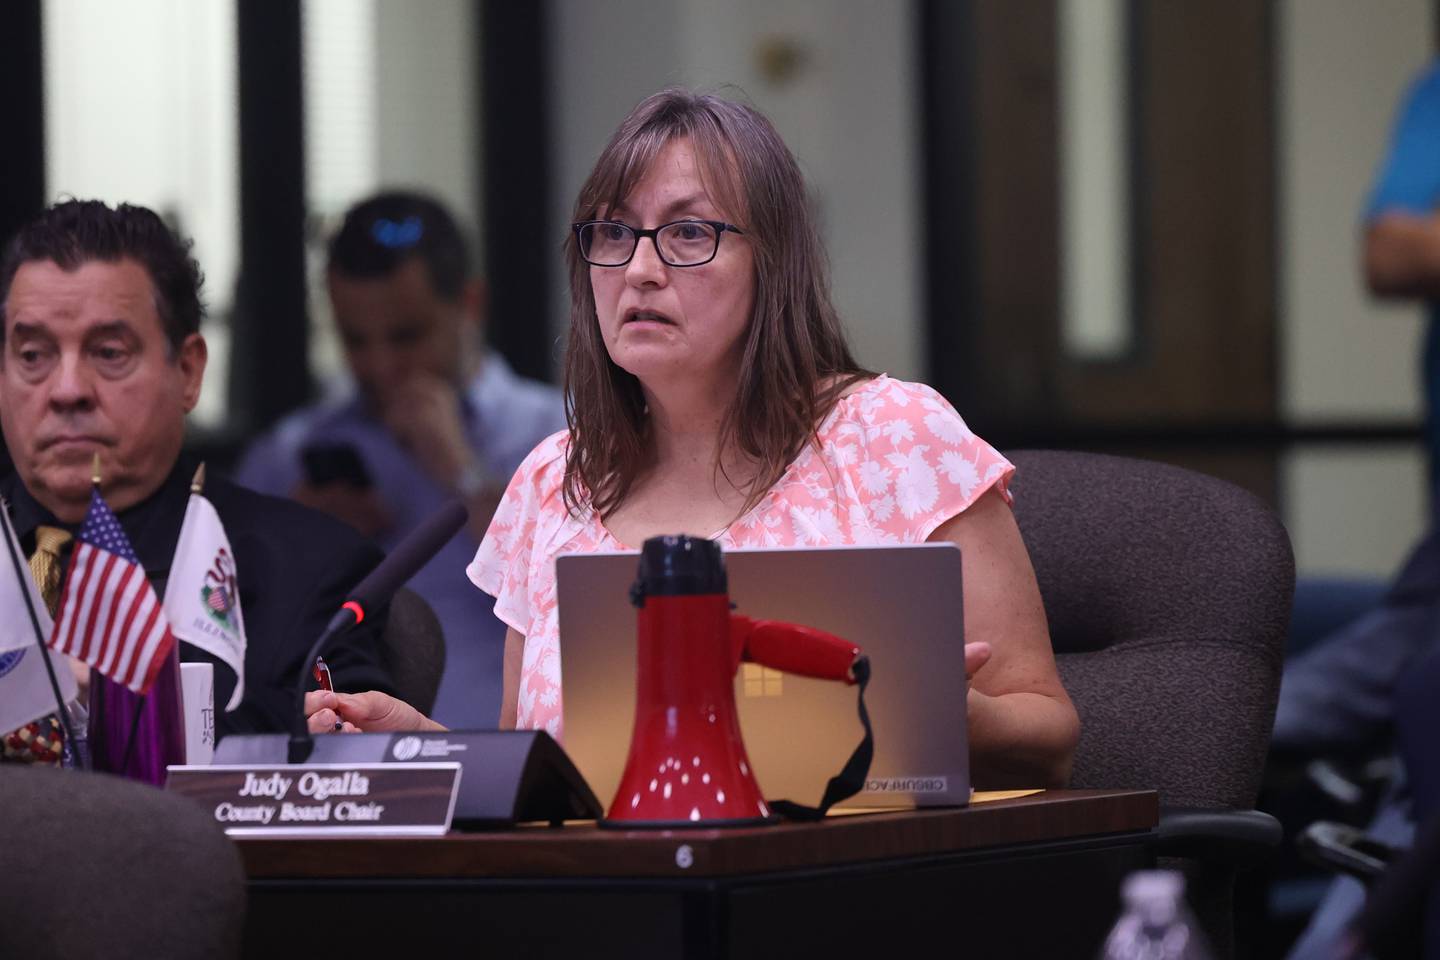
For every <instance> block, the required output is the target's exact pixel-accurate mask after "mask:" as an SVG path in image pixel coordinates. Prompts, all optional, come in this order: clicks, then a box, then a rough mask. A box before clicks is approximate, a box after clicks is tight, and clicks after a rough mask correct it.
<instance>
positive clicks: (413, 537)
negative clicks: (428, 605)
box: [290, 500, 470, 763]
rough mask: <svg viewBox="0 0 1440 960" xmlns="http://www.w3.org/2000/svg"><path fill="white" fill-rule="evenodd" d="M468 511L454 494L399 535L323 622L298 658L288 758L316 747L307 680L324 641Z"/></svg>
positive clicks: (386, 592)
mask: <svg viewBox="0 0 1440 960" xmlns="http://www.w3.org/2000/svg"><path fill="white" fill-rule="evenodd" d="M469 516H470V514H469V511H467V510H466V509H465V505H464V504H462V503H461V502H460V501H459V500H451V501H449V502H447V503H445V504H444V505H443V506H441V507H440V509H439V510H436V511H435V512H434V513H432V514H431V515H430V516H428V517H426V518H425V521H424V522H423V523H421V524H420V526H418V527H416V528H415V529H414V530H412V531H410V533H409V534H408V535H407V536H406V537H405V539H404V540H402V541H400V544H399V546H397V547H396V548H395V549H394V550H392V551H391V552H390V554H389V556H387V557H386V558H385V559H384V560H381V561H380V563H379V564H378V565H377V566H376V567H375V569H374V570H371V571H370V575H369V576H367V577H366V578H365V579H364V580H361V581H360V584H359V586H357V587H356V588H355V589H354V590H351V591H350V596H349V598H348V599H346V601H345V602H344V603H343V604H341V605H340V609H339V610H337V611H336V612H335V616H333V617H331V618H330V622H329V623H328V624H326V625H325V629H324V630H323V631H322V632H321V634H320V637H319V639H317V640H316V641H315V643H314V644H312V645H311V647H310V652H309V653H308V654H306V655H305V659H304V660H302V661H301V663H300V676H299V677H298V678H297V679H296V681H295V699H296V701H297V702H298V705H299V709H298V721H297V722H296V723H295V725H294V726H292V727H291V730H290V762H291V763H304V762H305V760H306V759H307V758H308V757H309V756H310V751H311V750H313V749H314V748H315V740H314V738H313V737H312V736H311V735H310V726H309V724H308V723H306V720H305V685H306V682H307V680H308V678H309V676H310V670H311V665H312V664H314V663H315V658H316V657H318V656H320V654H321V653H322V652H323V651H324V649H325V645H326V644H327V643H329V642H330V641H331V640H332V639H333V638H335V637H336V636H338V635H339V634H341V633H344V632H345V631H346V630H349V629H350V628H351V627H353V626H355V625H357V624H358V623H360V622H361V621H362V620H364V619H365V614H366V611H368V610H369V609H370V607H371V606H372V605H374V604H376V603H381V602H383V601H385V600H388V599H389V598H390V597H391V596H393V595H394V593H395V591H396V590H399V589H400V587H401V586H402V585H403V584H404V583H405V581H407V580H409V579H410V578H411V577H413V576H415V574H416V572H417V571H419V569H420V568H421V567H423V566H424V565H425V564H426V563H427V562H429V560H430V558H431V557H433V556H435V554H437V553H439V552H440V548H441V547H443V546H445V544H447V543H449V542H450V538H451V537H453V536H455V534H456V533H457V532H458V531H459V530H460V528H461V527H463V526H465V521H466V520H467V519H469Z"/></svg>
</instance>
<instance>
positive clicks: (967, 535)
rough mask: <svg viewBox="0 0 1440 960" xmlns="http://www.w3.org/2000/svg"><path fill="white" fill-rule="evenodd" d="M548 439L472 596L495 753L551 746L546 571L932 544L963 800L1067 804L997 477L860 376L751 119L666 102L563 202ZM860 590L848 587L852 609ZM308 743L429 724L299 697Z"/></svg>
mask: <svg viewBox="0 0 1440 960" xmlns="http://www.w3.org/2000/svg"><path fill="white" fill-rule="evenodd" d="M574 220H575V223H574V225H573V236H572V238H571V242H570V243H569V244H568V246H567V259H568V262H569V269H570V293H571V312H570V320H571V322H570V337H569V349H568V352H567V355H566V361H565V391H566V403H567V415H568V418H569V429H568V430H567V431H564V432H562V433H558V434H556V435H554V436H552V437H550V438H548V439H547V440H545V441H543V442H542V443H541V444H540V445H539V446H538V447H536V448H535V450H534V451H533V452H532V453H531V454H530V456H529V457H528V458H527V459H526V460H525V462H524V463H523V464H522V465H521V466H520V468H519V470H518V471H517V472H516V474H515V476H514V478H513V479H512V480H511V482H510V485H509V488H508V489H507V491H506V493H505V496H504V498H503V500H502V502H501V504H500V507H499V509H498V510H497V511H496V514H495V517H494V520H493V521H492V523H491V526H490V529H489V532H488V533H487V534H486V537H485V539H484V541H483V542H482V544H481V546H480V549H479V552H478V553H477V554H476V557H475V560H474V562H473V563H471V565H470V566H469V568H468V569H467V573H468V574H469V576H470V578H471V579H472V580H473V581H474V582H475V584H476V585H477V586H479V588H480V589H482V590H484V591H485V592H486V593H489V594H491V595H493V596H494V597H495V598H496V604H495V613H496V615H497V616H499V617H500V618H501V619H502V620H503V621H505V623H506V624H507V625H508V627H509V629H508V632H507V637H506V649H505V678H504V679H505V684H504V691H505V694H504V701H503V704H502V716H501V718H500V723H501V726H502V727H515V726H519V727H522V728H539V729H545V730H548V731H549V732H550V733H551V734H552V735H555V736H557V737H559V736H561V735H562V733H563V694H562V690H561V683H560V649H559V629H558V621H557V611H556V594H555V557H556V556H557V555H559V554H561V553H576V552H585V551H602V550H621V549H630V548H638V547H639V545H640V544H641V543H643V542H644V541H645V540H646V539H647V538H649V537H651V536H655V535H658V534H673V533H690V534H696V535H701V536H707V537H711V538H714V539H716V540H718V541H719V542H720V543H721V545H722V546H724V547H726V548H734V547H749V546H778V547H784V546H814V545H822V544H834V545H843V544H873V543H896V542H921V541H925V540H941V539H946V540H952V541H954V542H955V543H957V544H959V545H960V546H961V548H962V550H963V551H964V555H965V578H964V583H963V585H962V589H963V592H964V605H965V635H966V637H967V639H969V640H970V641H971V642H969V643H967V644H966V650H965V653H966V656H965V660H966V672H967V674H968V675H969V677H970V679H971V682H972V688H971V693H970V697H969V707H968V720H969V725H970V726H969V730H970V741H971V767H972V778H973V779H974V780H975V782H977V783H980V784H984V785H989V786H999V785H1004V784H1017V785H1022V786H1041V785H1052V784H1061V783H1064V782H1065V780H1066V778H1067V776H1068V774H1069V769H1070V761H1071V757H1072V754H1073V752H1074V747H1075V742H1076V739H1077V737H1078V732H1079V724H1078V720H1077V719H1076V715H1075V711H1074V708H1073V707H1072V706H1071V704H1070V701H1069V698H1068V697H1067V696H1066V694H1065V691H1064V689H1063V688H1062V686H1061V684H1060V680H1059V677H1058V675H1057V673H1056V670H1055V662H1054V658H1053V656H1052V654H1051V651H1050V642H1049V636H1048V633H1047V630H1046V625H1045V614H1044V610H1043V607H1042V606H1041V602H1040V595H1039V590H1038V589H1037V587H1036V585H1035V576H1034V573H1033V571H1032V570H1031V567H1030V561H1029V558H1028V556H1027V555H1026V553H1025V548H1024V545H1023V544H1022V542H1021V540H1020V535H1019V532H1018V530H1017V529H1016V526H1015V521H1014V519H1013V517H1012V516H1011V513H1010V507H1009V503H1008V499H1009V495H1008V493H1007V492H1006V483H1007V482H1008V479H1009V477H1010V474H1011V473H1012V472H1013V468H1012V467H1011V466H1010V464H1009V463H1008V462H1007V461H1006V460H1005V459H1004V458H1003V457H1001V456H1000V454H999V453H997V452H996V451H995V450H994V449H993V448H991V447H990V446H989V445H988V444H986V443H985V442H984V441H982V440H980V439H979V438H978V437H976V436H975V435H974V434H973V433H971V432H970V430H969V429H968V428H967V427H966V426H965V424H964V422H963V421H962V420H961V419H960V417H959V416H958V415H957V414H956V413H955V411H954V410H953V409H952V408H951V407H950V405H949V404H948V403H947V402H946V401H945V400H944V399H943V398H942V397H941V396H940V395H939V394H937V393H935V392H934V391H933V390H931V389H930V388H929V387H926V386H923V385H921V384H914V383H906V382H904V381H900V380H895V379H892V378H890V377H887V376H885V375H883V374H880V375H876V374H873V373H871V372H869V371H867V370H865V369H863V368H862V367H860V366H859V364H857V363H856V361H855V360H854V358H853V357H852V356H851V354H850V349H849V347H848V346H847V345H846V342H845V338H844V335H843V332H842V330H841V325H840V321H839V318H838V317H837V316H836V313H835V309H834V307H833V306H832V305H831V302H830V289H829V282H828V278H827V276H826V263H825V255H824V251H823V250H822V248H821V244H820V240H819V237H818V234H817V232H816V228H815V224H814V221H813V218H812V215H811V211H810V207H809V203H808V200H807V196H806V191H805V184H804V180H803V178H802V177H801V174H800V170H799V167H798V166H797V164H796V162H795V158H794V157H793V156H792V155H791V153H790V151H789V150H788V149H787V148H786V146H785V145H784V143H783V142H782V141H781V140H780V137H779V135H778V134H777V133H776V132H775V130H774V128H773V127H772V126H771V125H770V123H769V121H768V120H766V119H765V118H764V117H763V116H761V115H760V114H759V113H757V112H756V111H755V110H753V109H752V108H750V107H748V106H745V105H743V104H738V103H734V102H731V101H727V100H723V99H720V98H717V97H713V96H706V95H699V94H695V93H691V92H689V91H685V90H673V89H672V90H665V91H662V92H660V93H658V94H655V95H654V96H652V97H650V98H648V99H646V100H645V101H643V102H642V103H641V104H640V105H639V106H637V107H636V108H635V109H634V111H632V112H631V114H630V116H628V117H626V118H625V120H624V122H622V123H621V125H620V127H619V129H618V130H616V132H615V134H614V135H613V136H612V137H611V139H610V142H609V143H608V144H607V145H606V147H605V149H604V150H603V152H602V153H601V155H600V158H599V160H598V161H597V162H596V164H595V168H594V170H593V171H592V172H591V174H590V177H589V179H588V180H587V181H586V182H585V184H584V186H583V187H582V188H581V190H580V196H579V199H578V200H577V202H576V205H575V210H574ZM857 586H859V587H861V588H863V585H857ZM311 698H312V700H311V701H310V704H309V705H310V708H311V711H310V712H311V714H312V716H311V725H312V728H314V729H316V730H322V729H330V728H331V727H332V725H333V724H334V723H335V721H336V716H335V715H334V713H333V712H332V708H335V707H338V709H339V714H340V719H341V721H342V722H344V723H345V725H346V726H347V727H350V726H353V727H355V728H360V729H397V728H404V727H411V728H413V727H424V726H428V725H429V721H428V720H427V719H426V718H424V717H422V716H420V715H419V714H418V713H417V712H416V711H414V710H412V709H411V708H409V707H408V706H406V705H404V704H400V703H398V702H397V701H394V700H393V699H391V698H388V697H385V696H383V695H380V694H362V695H359V696H347V695H339V696H337V695H334V694H329V695H324V694H312V695H311Z"/></svg>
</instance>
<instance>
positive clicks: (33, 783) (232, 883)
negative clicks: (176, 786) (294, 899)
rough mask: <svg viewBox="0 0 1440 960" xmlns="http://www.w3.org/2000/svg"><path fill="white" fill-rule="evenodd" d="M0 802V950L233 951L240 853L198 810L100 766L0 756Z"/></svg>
mask: <svg viewBox="0 0 1440 960" xmlns="http://www.w3.org/2000/svg"><path fill="white" fill-rule="evenodd" d="M0 811H3V813H0V851H3V853H0V863H3V868H0V903H4V904H5V911H4V917H3V920H0V956H4V957H28V958H46V957H56V958H60V957H63V958H66V960H87V958H92V957H93V958H97V960H98V958H104V960H121V958H126V957H136V958H142V957H143V958H150V957H197V958H202V957H203V958H212V957H219V958H223V957H238V956H239V955H240V946H241V935H242V931H243V927H244V922H245V875H244V872H243V870H242V869H241V865H240V854H239V851H237V850H236V848H235V846H234V845H233V844H232V843H231V842H230V841H229V840H228V839H227V838H226V837H225V834H224V833H223V832H221V829H220V827H219V825H217V824H216V823H215V822H214V821H213V820H212V819H211V817H210V815H209V813H208V812H207V811H206V810H205V809H204V808H202V807H200V806H199V805H197V804H195V803H193V802H191V801H190V800H186V799H183V798H180V797H176V796H172V795H170V794H168V793H163V792H162V791H159V790H156V789H154V788H153V787H149V786H146V785H143V784H139V783H134V782H132V781H129V780H122V779H120V778H119V777H112V776H108V775H106V774H98V773H79V772H75V771H71V770H56V769H54V768H39V769H37V768H31V767H24V766H19V765H14V764H6V765H0Z"/></svg>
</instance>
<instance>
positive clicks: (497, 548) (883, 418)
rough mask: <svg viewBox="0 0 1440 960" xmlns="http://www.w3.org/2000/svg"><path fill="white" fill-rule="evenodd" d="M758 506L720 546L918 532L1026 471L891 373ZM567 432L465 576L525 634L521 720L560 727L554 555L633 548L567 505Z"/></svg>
mask: <svg viewBox="0 0 1440 960" xmlns="http://www.w3.org/2000/svg"><path fill="white" fill-rule="evenodd" d="M817 433H818V436H819V444H818V446H817V445H816V444H813V443H812V444H811V445H810V446H807V447H806V448H805V449H804V450H803V451H802V452H801V453H800V455H799V456H798V457H796V458H795V460H794V462H792V463H791V464H790V466H789V468H788V469H787V470H786V472H785V474H784V475H783V476H782V477H781V478H780V480H779V482H777V483H776V484H775V485H774V486H773V487H771V489H770V492H769V493H767V494H766V495H765V498H764V499H763V500H761V501H760V502H759V503H758V504H756V506H755V507H754V508H752V509H751V510H750V511H749V512H748V513H746V514H745V515H744V516H742V517H740V518H739V519H737V520H736V521H735V522H734V523H732V524H731V525H730V526H729V527H728V528H727V529H726V530H724V531H722V532H721V533H720V534H718V535H717V536H716V539H717V540H718V541H719V542H720V544H721V546H722V547H725V548H727V549H728V548H736V547H791V546H816V545H821V544H876V543H919V542H922V541H924V540H925V539H926V538H927V537H929V536H930V534H931V533H933V532H934V531H935V529H936V528H937V527H939V526H940V525H941V524H942V523H944V522H945V521H946V520H949V519H950V518H951V517H953V516H955V515H956V514H958V513H960V512H961V511H962V510H964V509H965V508H966V507H968V506H970V504H972V503H974V502H975V501H976V500H977V499H979V497H980V495H981V494H982V493H984V492H985V491H986V490H988V489H989V488H990V487H992V486H997V485H998V487H999V489H1000V492H1001V493H1002V494H1003V495H1004V496H1005V499H1006V501H1007V502H1008V501H1009V499H1010V495H1009V493H1008V492H1007V490H1006V484H1007V483H1008V481H1009V478H1010V475H1011V474H1012V473H1014V471H1015V468H1014V467H1013V466H1011V464H1010V462H1009V461H1007V460H1006V459H1005V458H1004V457H1002V456H1001V455H1000V454H999V453H998V452H997V451H996V450H995V449H994V448H993V447H991V446H990V445H989V444H987V443H986V442H985V441H983V440H981V439H980V438H979V437H977V436H975V434H973V433H971V432H970V429H969V428H968V427H967V426H965V421H963V420H961V419H960V415H959V414H957V413H956V412H955V409H954V408H953V407H951V406H950V404H949V403H947V402H946V401H945V399H944V398H943V397H941V396H940V395H939V394H938V393H936V392H935V391H934V390H932V389H931V388H929V387H927V386H925V385H924V384H919V383H907V382H905V381H903V380H894V379H891V378H890V377H887V376H883V375H882V376H879V377H876V378H875V379H874V380H870V381H868V382H866V383H863V384H861V385H860V386H859V387H858V388H856V389H854V391H853V392H851V393H850V394H849V395H847V396H844V397H842V398H841V399H840V400H839V401H838V402H837V403H836V405H835V407H834V409H832V410H831V411H830V414H829V415H828V416H827V417H826V418H825V420H824V422H823V423H822V424H821V425H820V429H819V430H818V431H817ZM567 436H568V435H567V434H566V433H565V432H564V431H562V432H560V433H556V434H553V435H552V436H550V437H547V438H546V439H545V440H542V441H541V442H540V444H539V446H537V447H536V448H535V449H534V450H533V451H531V453H530V455H529V456H528V457H526V458H525V461H524V462H523V463H522V464H520V468H519V469H518V470H516V471H515V476H514V477H513V478H512V479H511V481H510V486H509V487H508V488H507V489H506V491H505V495H504V497H503V498H502V499H501V501H500V506H499V508H498V509H497V510H496V512H495V517H494V519H493V520H491V522H490V529H489V530H488V531H487V532H486V534H485V539H484V541H482V542H481V544H480V549H479V551H477V552H476V554H475V559H474V561H473V562H472V563H471V564H470V566H469V567H468V568H466V571H465V572H466V573H467V574H469V576H470V579H471V580H472V581H474V583H475V585H476V586H478V587H479V588H480V589H481V590H484V591H485V592H486V593H488V594H490V595H492V596H493V597H495V615H496V616H498V617H499V618H500V619H501V620H503V621H504V622H505V623H507V624H508V625H510V626H512V627H514V628H515V630H516V631H517V632H519V633H521V634H523V635H524V637H525V655H524V659H523V662H522V666H521V668H520V703H519V712H518V716H517V718H516V721H517V726H518V727H520V728H522V729H528V728H534V729H544V730H546V731H548V732H549V733H550V734H551V735H552V736H554V737H556V738H559V737H560V736H561V730H562V713H561V699H560V630H559V616H558V613H557V611H556V595H555V558H556V557H557V556H559V555H560V554H562V553H592V552H600V551H613V550H626V549H630V548H629V547H627V545H625V544H622V543H620V541H618V540H616V539H615V537H613V536H612V535H611V534H610V531H608V530H606V529H605V526H604V524H603V523H601V521H600V517H599V516H598V515H596V514H595V513H594V512H593V511H588V510H587V511H585V513H584V515H582V516H579V517H575V516H571V515H570V513H569V512H568V511H567V510H566V509H565V503H564V500H563V498H562V496H561V484H562V481H563V479H564V475H565V449H566V443H567Z"/></svg>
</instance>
